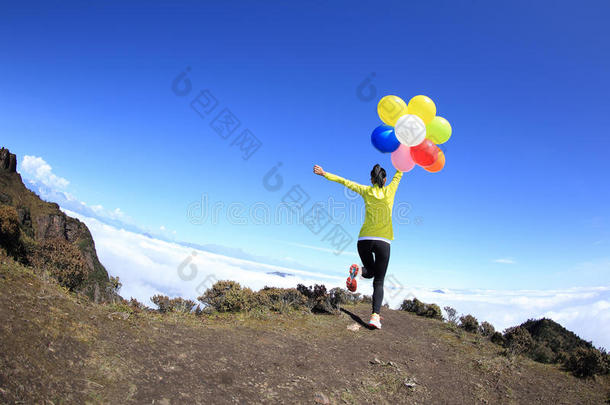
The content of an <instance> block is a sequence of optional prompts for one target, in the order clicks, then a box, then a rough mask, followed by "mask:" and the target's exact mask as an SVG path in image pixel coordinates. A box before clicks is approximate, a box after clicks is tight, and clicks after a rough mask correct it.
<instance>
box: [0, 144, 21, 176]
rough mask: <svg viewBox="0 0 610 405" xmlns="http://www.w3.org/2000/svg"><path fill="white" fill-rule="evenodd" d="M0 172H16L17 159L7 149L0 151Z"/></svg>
mask: <svg viewBox="0 0 610 405" xmlns="http://www.w3.org/2000/svg"><path fill="white" fill-rule="evenodd" d="M0 171H4V172H9V173H15V172H16V171H17V157H16V156H15V155H14V154H12V153H11V152H9V150H8V149H6V148H2V149H0Z"/></svg>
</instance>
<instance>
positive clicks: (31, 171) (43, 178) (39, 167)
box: [21, 155, 70, 190]
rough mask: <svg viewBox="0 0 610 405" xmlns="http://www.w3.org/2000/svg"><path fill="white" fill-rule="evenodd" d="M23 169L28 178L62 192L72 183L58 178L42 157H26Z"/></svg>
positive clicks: (22, 165)
mask: <svg viewBox="0 0 610 405" xmlns="http://www.w3.org/2000/svg"><path fill="white" fill-rule="evenodd" d="M21 168H22V170H23V173H24V174H25V175H26V176H27V177H29V178H31V179H32V180H36V181H39V182H40V183H42V184H44V185H45V186H47V187H50V188H54V189H60V190H62V189H65V188H66V187H68V184H70V182H69V181H68V180H66V179H64V178H63V177H59V176H56V175H55V174H54V173H53V169H52V168H51V166H50V165H49V164H48V163H47V162H45V161H44V159H43V158H41V157H37V156H28V155H26V156H24V157H23V162H22V163H21Z"/></svg>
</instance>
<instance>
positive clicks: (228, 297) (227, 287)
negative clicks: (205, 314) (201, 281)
mask: <svg viewBox="0 0 610 405" xmlns="http://www.w3.org/2000/svg"><path fill="white" fill-rule="evenodd" d="M254 298H255V297H254V293H253V292H252V290H251V289H249V288H242V287H241V285H239V283H237V282H235V281H229V280H223V281H218V282H216V283H215V284H214V285H213V286H212V287H211V288H208V289H207V290H206V291H205V293H203V295H202V296H200V297H199V298H197V300H199V301H200V302H201V303H202V304H203V305H205V306H206V307H211V308H213V309H215V310H216V311H218V312H239V311H246V310H249V309H250V308H251V307H252V305H253V303H254Z"/></svg>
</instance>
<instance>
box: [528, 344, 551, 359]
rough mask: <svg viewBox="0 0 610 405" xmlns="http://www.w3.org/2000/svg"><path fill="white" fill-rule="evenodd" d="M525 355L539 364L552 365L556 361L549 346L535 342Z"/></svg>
mask: <svg viewBox="0 0 610 405" xmlns="http://www.w3.org/2000/svg"><path fill="white" fill-rule="evenodd" d="M527 354H528V356H529V357H530V358H531V359H532V360H534V361H537V362H540V363H554V362H555V359H556V355H555V353H554V352H553V350H551V348H550V347H549V346H547V345H545V344H544V343H541V342H536V341H534V343H533V345H532V347H531V348H530V350H529V352H528V353H527Z"/></svg>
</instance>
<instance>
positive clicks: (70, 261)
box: [32, 238, 89, 291]
mask: <svg viewBox="0 0 610 405" xmlns="http://www.w3.org/2000/svg"><path fill="white" fill-rule="evenodd" d="M36 250H37V252H36V254H34V255H32V264H33V265H34V266H36V267H38V268H40V269H44V270H47V271H48V272H49V273H50V274H51V275H52V276H53V277H55V278H56V279H57V281H59V284H60V285H62V286H64V287H66V288H68V289H69V290H70V291H74V290H76V289H78V288H79V287H81V285H82V284H83V282H84V281H85V279H86V278H87V276H88V274H89V270H88V267H87V263H86V261H85V259H84V257H83V254H82V252H81V251H80V249H79V248H78V246H75V245H73V244H71V243H70V242H68V241H66V240H64V239H61V238H55V239H49V240H45V241H43V242H41V243H40V244H39V245H38V246H37V247H36Z"/></svg>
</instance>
